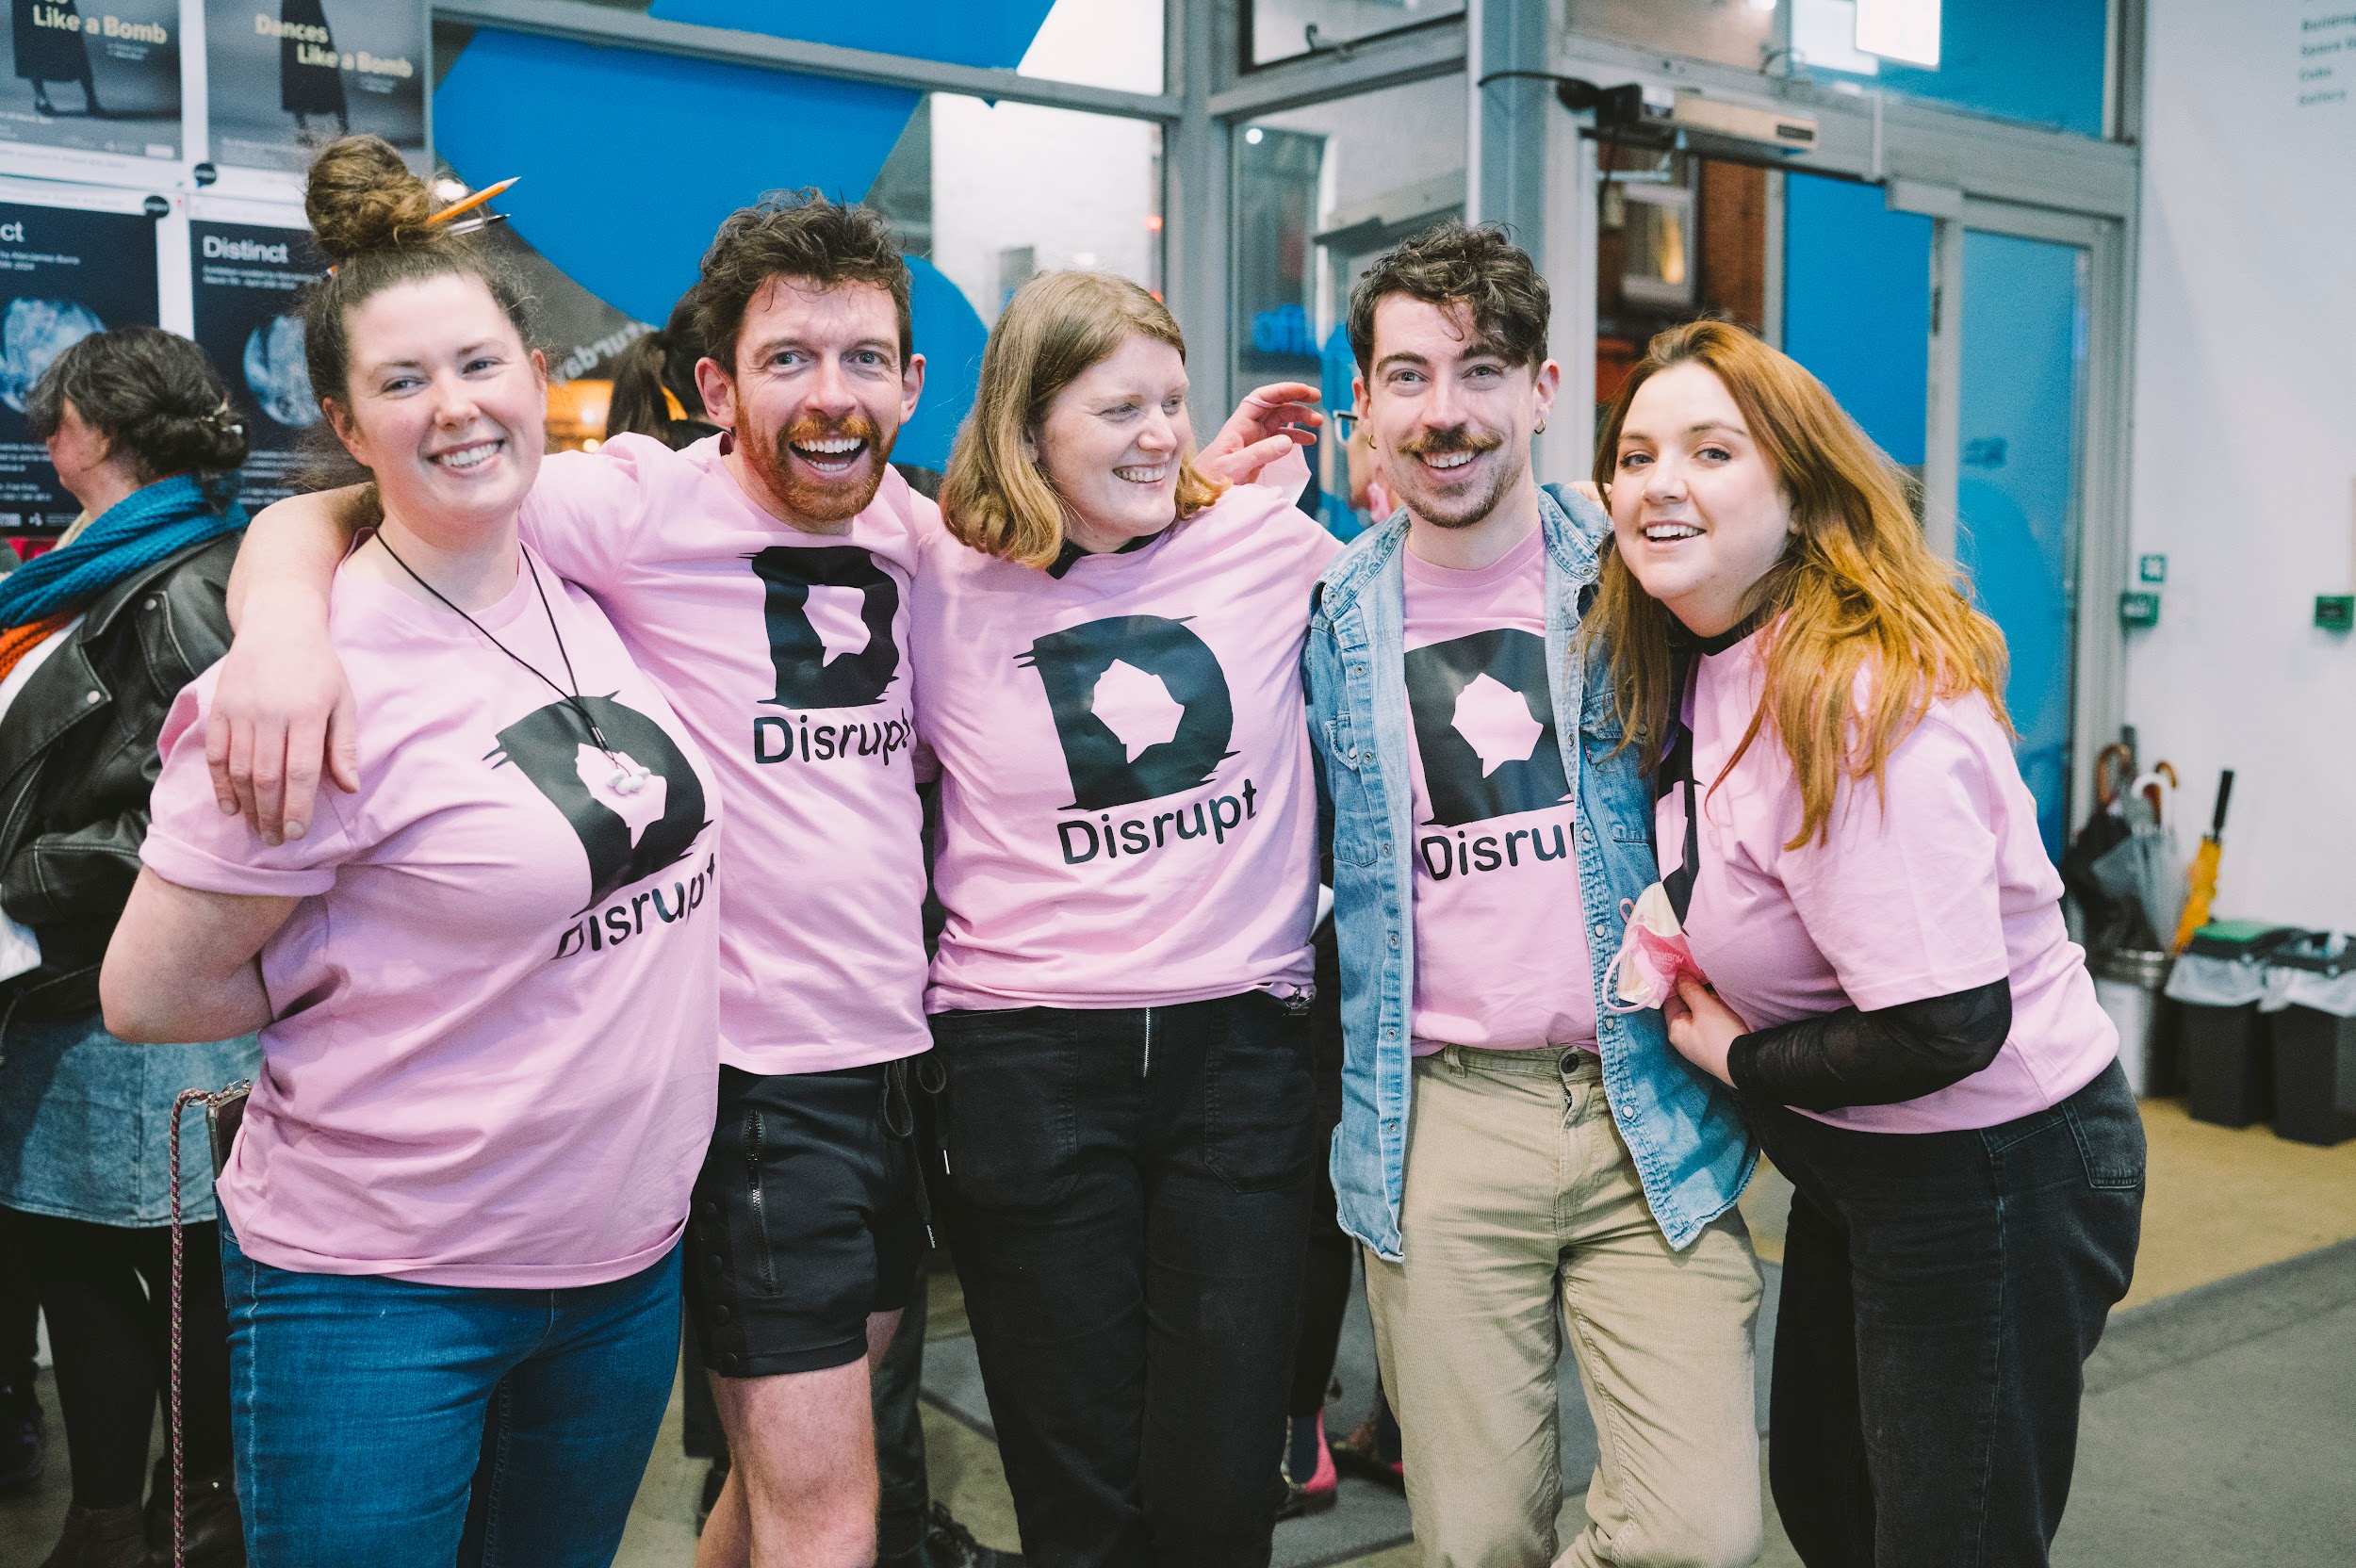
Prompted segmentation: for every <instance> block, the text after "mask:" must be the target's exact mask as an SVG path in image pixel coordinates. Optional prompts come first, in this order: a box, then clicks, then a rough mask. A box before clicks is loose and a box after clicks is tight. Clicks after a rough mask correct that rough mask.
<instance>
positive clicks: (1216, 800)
mask: <svg viewBox="0 0 2356 1568" xmlns="http://www.w3.org/2000/svg"><path fill="white" fill-rule="evenodd" d="M1259 814H1260V807H1259V792H1258V791H1257V790H1255V789H1253V788H1252V780H1250V779H1249V778H1247V779H1245V780H1244V781H1243V791H1242V792H1241V793H1240V794H1233V795H1212V796H1207V797H1205V798H1204V799H1202V800H1198V801H1196V802H1195V803H1194V804H1193V805H1192V806H1182V807H1180V808H1178V809H1176V810H1172V811H1156V812H1154V813H1153V815H1152V816H1150V817H1149V816H1137V817H1126V818H1123V819H1122V820H1121V821H1120V822H1115V821H1113V818H1112V813H1111V812H1109V811H1103V812H1099V813H1098V814H1097V818H1096V821H1095V822H1090V821H1088V819H1087V818H1086V817H1082V818H1080V819H1079V820H1077V821H1075V822H1059V823H1057V824H1056V825H1055V836H1056V837H1057V838H1058V839H1060V840H1061V841H1063V863H1064V864H1065V865H1067V866H1078V865H1085V864H1087V863H1088V861H1090V860H1093V859H1095V858H1097V857H1098V856H1099V855H1102V856H1103V857H1104V858H1106V859H1108V860H1118V859H1121V858H1122V857H1124V856H1142V855H1152V854H1153V853H1154V852H1156V851H1157V850H1160V849H1162V848H1164V847H1165V846H1167V845H1170V844H1174V843H1177V842H1179V841H1183V840H1186V839H1203V838H1207V839H1209V840H1210V841H1212V842H1213V843H1214V844H1223V843H1225V842H1226V841H1227V835H1228V834H1230V833H1233V832H1235V830H1236V829H1238V828H1240V827H1241V826H1242V825H1244V824H1245V823H1247V822H1249V821H1251V820H1252V818H1253V817H1256V816H1258V815H1259Z"/></svg>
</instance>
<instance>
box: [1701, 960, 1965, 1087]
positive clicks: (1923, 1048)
mask: <svg viewBox="0 0 2356 1568" xmlns="http://www.w3.org/2000/svg"><path fill="white" fill-rule="evenodd" d="M2011 1033H2012V984H2011V982H2010V981H2008V980H1991V981H1989V982H1988V984H1987V985H1985V986H1975V987H1973V988H1972V989H1971V990H1968V991H1955V992H1954V993H1953V994H1951V995H1947V996H1932V997H1925V998H1923V999H1922V1001H1920V1002H1903V1003H1900V1004H1899V1005H1897V1006H1895V1007H1881V1008H1877V1009H1875V1010H1874V1011H1873V1012H1870V1013H1866V1012H1859V1011H1858V1010H1857V1008H1855V1007H1843V1008H1842V1009H1841V1011H1839V1012H1837V1013H1827V1014H1825V1015H1824V1017H1822V1018H1804V1019H1799V1020H1797V1021H1793V1022H1791V1023H1781V1024H1777V1025H1776V1026H1775V1028H1773V1029H1760V1030H1757V1031H1755V1032H1754V1033H1751V1034H1748V1035H1744V1036H1742V1037H1741V1038H1740V1039H1738V1040H1736V1041H1735V1042H1734V1045H1733V1047H1732V1048H1731V1049H1730V1050H1728V1051H1727V1053H1726V1070H1727V1072H1728V1074H1729V1075H1730V1076H1731V1077H1732V1078H1733V1079H1734V1086H1735V1087H1736V1088H1739V1089H1741V1090H1742V1092H1743V1093H1745V1094H1755V1095H1758V1096H1759V1098H1761V1099H1763V1100H1772V1101H1775V1103H1778V1104H1783V1105H1796V1106H1798V1107H1800V1108H1801V1109H1802V1110H1809V1111H1835V1110H1840V1109H1841V1108H1842V1107H1844V1106H1848V1105H1894V1104H1896V1103H1898V1102H1900V1101H1902V1100H1913V1099H1917V1098H1919V1097H1921V1096H1922V1095H1925V1094H1930V1093H1933V1092H1934V1091H1936V1090H1939V1089H1943V1088H1945V1087H1947V1086H1949V1085H1951V1084H1959V1083H1961V1082H1963V1080H1965V1079H1966V1078H1969V1077H1971V1076H1972V1074H1973V1073H1975V1072H1978V1071H1980V1070H1982V1069H1984V1068H1986V1067H1987V1066H1988V1064H1989V1063H1990V1062H1993V1061H1994V1060H1995V1059H1996V1054H1997V1053H1998V1052H1999V1051H2002V1050H2003V1049H2004V1038H2005V1037H2006V1036H2008V1035H2009V1034H2011Z"/></svg>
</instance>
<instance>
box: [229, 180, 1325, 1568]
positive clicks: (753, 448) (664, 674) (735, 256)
mask: <svg viewBox="0 0 2356 1568" xmlns="http://www.w3.org/2000/svg"><path fill="white" fill-rule="evenodd" d="M695 292H696V299H697V308H696V324H697V335H698V337H699V338H700V339H701V340H702V341H703V342H704V343H705V344H706V345H707V347H708V350H709V352H708V356H707V357H706V358H704V359H702V360H701V361H699V362H698V363H697V365H696V367H695V375H696V384H697V387H698V389H699V390H700V392H701V393H702V398H703V402H704V406H705V409H706V411H707V413H708V414H709V416H710V417H711V419H712V423H714V424H716V425H718V426H720V427H721V433H719V434H717V435H715V436H712V437H710V438H707V439H705V440H703V441H699V442H697V443H695V444H694V445H693V446H690V447H688V448H686V449H683V450H680V451H677V452H674V451H672V450H671V449H669V448H667V447H666V446H664V445H663V444H662V443H661V442H657V441H654V440H651V439H648V438H646V437H642V436H629V435H625V436H619V437H616V438H615V439H614V440H613V441H611V442H609V443H608V444H607V445H606V446H605V447H604V448H603V449H600V450H599V451H597V452H596V453H594V454H584V453H560V454H556V455H553V456H551V457H549V458H548V460H547V461H546V462H545V463H544V464H543V465H542V466H541V470H540V477H539V481H538V482H537V483H536V484H535V486H534V487H533V489H532V494H531V496H530V497H529V498H528V499H527V501H526V503H525V507H524V511H523V514H522V517H521V523H522V528H523V531H524V533H525V536H526V537H527V538H528V539H529V540H530V541H531V542H532V546H533V547H534V548H535V549H537V550H539V551H540V553H541V555H542V558H543V559H545V560H546V561H548V563H549V564H551V565H553V566H554V567H555V568H556V569H557V571H558V572H559V573H560V574H562V575H563V576H564V577H565V578H567V579H569V580H572V581H574V582H576V583H579V584H580V585H581V586H582V587H584V588H586V589H587V590H588V591H589V592H590V593H591V594H593V595H594V596H596V597H597V600H598V602H599V603H600V604H601V605H602V606H603V607H604V608H605V610H606V612H607V613H608V615H609V617H610V618H611V619H612V620H613V622H614V627H615V629H617V630H618V631H619V632H620V633H621V634H622V637H623V640H624V642H625V643H626V644H627V645H628V646H629V648H630V653H631V655H632V657H633V658H635V659H636V660H637V662H639V664H640V665H641V666H642V667H643V668H644V669H645V670H646V672H647V674H649V675H650V676H652V677H653V678H654V679H655V681H656V683H657V684H658V685H659V686H660V687H661V688H662V689H663V694H665V695H666V696H667V697H668V698H669V699H670V701H671V704H672V706H673V708H674V709H675V710H676V711H678V712H679V715H680V717H681V718H682V719H683V720H684V721H685V722H686V724H687V726H688V727H689V728H690V729H691V730H692V731H693V732H694V734H695V739H696V741H697V742H698V743H699V744H700V745H701V746H702V747H703V749H704V752H705V754H706V755H707V756H708V757H709V758H710V759H711V760H712V764H713V766H714V768H715V769H716V771H717V772H718V773H719V775H720V777H721V780H722V783H721V789H722V792H723V796H724V799H725V800H726V802H727V805H728V810H727V814H726V816H725V818H724V822H725V823H726V826H725V827H724V829H723V838H722V841H721V849H720V856H719V861H720V866H719V887H720V890H721V894H722V897H721V906H720V907H721V910H722V926H721V991H720V1028H721V1044H720V1060H721V1063H722V1067H721V1077H720V1085H719V1096H718V1114H717V1119H716V1124H715V1127H714V1130H713V1135H712V1146H711V1150H710V1153H709V1156H708V1158H707V1160H706V1163H705V1166H704V1168H703V1173H702V1176H701V1179H700V1180H699V1181H698V1183H697V1184H696V1188H695V1203H694V1210H693V1213H692V1214H691V1216H690V1217H689V1222H688V1234H687V1245H686V1254H685V1256H686V1260H687V1262H686V1273H687V1288H688V1299H689V1306H690V1311H691V1313H692V1314H693V1315H694V1317H695V1327H696V1330H697V1332H698V1336H699V1338H700V1340H701V1344H702V1348H703V1351H704V1356H705V1360H706V1363H707V1364H709V1366H710V1367H711V1368H712V1373H713V1379H712V1382H713V1390H714V1394H715V1398H716V1402H717V1404H718V1406H719V1410H720V1413H721V1419H722V1422H723V1424H724V1426H725V1427H726V1428H727V1430H728V1446H729V1451H730V1455H731V1458H732V1461H733V1465H732V1468H731V1470H730V1472H729V1477H728V1484H727V1487H726V1490H725V1491H724V1492H723V1493H722V1495H721V1496H720V1499H719V1501H718V1503H717V1505H716V1506H715V1507H714V1509H713V1511H712V1517H711V1520H710V1522H709V1524H708V1526H707V1527H706V1529H705V1532H704V1535H703V1538H702V1541H701V1543H700V1544H699V1547H698V1551H697V1558H696V1560H697V1562H698V1563H699V1564H700V1565H702V1568H715V1565H721V1564H728V1565H734V1564H744V1563H752V1564H758V1565H760V1568H772V1565H780V1564H791V1565H793V1568H859V1565H864V1564H867V1563H872V1562H875V1561H877V1560H878V1548H879V1546H880V1547H881V1548H882V1557H881V1560H882V1561H884V1562H887V1563H914V1562H920V1561H922V1560H923V1559H922V1556H921V1551H922V1548H921V1547H918V1546H916V1545H914V1544H909V1543H902V1542H898V1541H885V1542H881V1543H879V1542H878V1540H877V1529H876V1501H877V1483H876V1472H875V1442H874V1424H873V1415H872V1409H871V1401H870V1368H871V1366H872V1365H873V1364H875V1363H876V1362H877V1361H879V1360H880V1358H881V1357H882V1356H883V1353H884V1351H885V1348H886V1347H887V1346H888V1345H889V1344H890V1343H891V1341H892V1335H893V1331H894V1330H895V1328H896V1327H897V1325H898V1323H899V1321H900V1316H901V1312H902V1309H903V1308H904V1307H906V1306H907V1305H908V1301H909V1299H910V1296H911V1292H912V1288H913V1287H914V1286H915V1285H916V1284H917V1282H918V1265H919V1262H920V1260H921V1258H922V1256H923V1253H924V1242H925V1235H924V1219H923V1216H922V1213H921V1202H922V1196H921V1194H922V1188H921V1183H920V1181H919V1179H918V1174H917V1165H916V1158H915V1149H914V1145H913V1140H912V1139H911V1138H910V1137H909V1136H908V1129H909V1125H910V1123H909V1119H908V1114H909V1109H910V1105H911V1101H912V1098H913V1092H912V1091H913V1086H912V1085H911V1083H910V1081H909V1080H910V1079H911V1077H912V1076H913V1075H912V1074H911V1072H910V1071H909V1070H908V1063H909V1059H910V1058H911V1057H913V1056H915V1055H916V1054H919V1053H922V1052H924V1051H925V1050H927V1049H929V1047H930V1044H931V1040H930V1035H929V1031H928V1030H927V1028H926V1025H925V1021H924V1011H923V993H924V977H925V966H926V955H925V951H924V933H923V927H922V907H923V903H924V890H925V869H924V842H923V834H922V810H921V808H920V806H919V803H918V798H917V792H916V779H915V776H914V773H913V770H912V767H911V760H910V754H909V751H908V748H907V747H906V746H905V745H901V746H892V745H889V744H886V743H883V742H882V740H881V737H884V736H886V735H889V734H891V733H892V732H893V731H892V727H893V726H894V725H896V726H897V733H899V734H901V735H906V734H907V733H908V732H909V730H910V724H909V722H908V721H909V719H910V716H911V711H912V697H911V693H910V678H909V674H908V664H907V659H906V649H907V648H908V604H909V601H910V583H911V575H912V573H913V572H914V571H915V570H916V569H917V561H918V557H919V553H920V550H919V547H920V541H921V538H922V536H923V535H924V534H925V533H928V532H930V531H936V530H938V529H940V527H941V521H940V514H939V512H938V510H937V509H936V508H935V507H934V506H933V504H932V502H930V501H929V500H926V499H925V498H923V497H921V496H919V495H917V494H916V493H915V492H914V491H913V490H911V489H910V488H909V486H908V482H907V481H906V480H905V479H903V478H902V477H901V476H900V475H899V474H898V473H897V472H896V471H894V470H892V468H891V467H890V466H889V462H888V460H889V458H890V456H891V454H892V445H893V443H894V441H895V440H896V439H897V437H898V434H899V432H900V430H901V428H902V426H903V425H904V423H905V422H906V421H907V419H908V417H910V415H912V414H913V413H914V411H915V408H916V402H917V399H918V396H919V394H920V393H921V392H922V390H923V387H924V357H923V356H922V355H920V354H917V353H916V352H915V351H914V345H913V335H912V331H911V325H910V318H909V279H908V267H907V264H906V263H905V262H904V261H903V260H902V259H901V257H900V253H899V251H898V248H897V246H896V244H895V243H894V241H893V239H892V234H891V230H890V228H889V226H888V224H887V223H886V222H885V221H884V220H883V219H882V218H881V217H880V216H879V215H878V214H876V213H875V212H874V211H873V210H872V209H870V208H867V207H865V206H860V205H851V204H838V203H834V202H829V201H827V200H826V199H824V198H822V197H819V196H818V195H816V193H814V192H806V193H802V194H798V195H794V196H787V197H778V198H772V199H769V200H766V201H764V202H762V203H761V204H758V205H755V206H752V207H747V208H744V209H743V210H741V211H739V212H737V213H736V214H734V215H733V216H731V217H730V218H729V219H728V221H727V222H725V223H723V224H722V225H721V228H720V231H719V234H718V236H717V237H715V238H714V240H713V241H712V247H711V249H710V250H709V251H708V252H707V253H706V254H705V257H704V261H703V269H702V276H701V279H700V281H699V282H698V283H697V285H696V290H695ZM1275 390H1279V389H1267V388H1264V389H1262V392H1261V393H1260V394H1255V395H1254V397H1253V398H1252V399H1247V400H1246V404H1245V408H1244V410H1242V411H1239V413H1238V414H1237V416H1236V417H1235V418H1233V419H1231V420H1230V421H1229V423H1228V425H1227V427H1226V428H1225V429H1223V430H1222V431H1221V433H1220V435H1219V438H1218V439H1216V440H1215V441H1214V442H1213V443H1212V446H1211V448H1210V449H1206V452H1205V454H1204V457H1203V461H1205V462H1208V463H1210V464H1212V466H1213V468H1214V471H1218V472H1221V473H1225V472H1230V471H1240V472H1244V473H1250V472H1256V471H1257V468H1258V466H1259V465H1260V464H1262V463H1265V462H1267V461H1268V458H1269V456H1271V455H1272V454H1273V453H1274V452H1275V451H1277V450H1280V449H1281V450H1284V451H1289V450H1291V449H1292V448H1293V446H1294V438H1293V437H1292V436H1290V435H1286V434H1283V433H1281V428H1282V427H1283V426H1284V425H1285V424H1287V423H1289V422H1290V417H1291V411H1292V404H1291V403H1290V402H1289V401H1288V400H1284V399H1279V398H1271V397H1269V396H1268V393H1269V392H1271V391H1275ZM1284 390H1285V391H1286V395H1287V397H1289V396H1290V395H1291V394H1292V393H1294V392H1297V393H1300V394H1303V395H1306V394H1311V393H1313V392H1314V389H1313V388H1306V387H1300V388H1289V389H1284ZM1222 454H1224V463H1225V464H1232V465H1234V468H1233V469H1231V468H1229V467H1227V466H1223V465H1222ZM333 510H334V509H333V508H332V506H330V505H328V504H326V503H323V502H322V501H321V500H320V499H319V498H298V499H296V500H294V501H289V502H282V503H280V505H279V506H276V507H273V508H271V509H270V511H269V512H267V513H265V514H264V515H263V516H262V517H260V518H258V519H256V522H255V525H254V531H252V532H251V533H250V534H249V539H248V543H247V546H246V547H245V549H244V551H243V552H242V553H241V557H240V570H239V575H238V580H237V581H236V582H235V583H233V586H232V599H233V609H234V610H236V611H237V614H238V621H239V625H240V628H241V636H240V640H239V641H238V643H237V645H236V646H235V648H234V649H233V651H232V653H231V655H230V660H231V663H230V664H229V665H228V666H227V667H225V668H224V670H223V672H222V677H221V697H220V699H219V700H218V702H217V705H216V709H215V711H216V713H217V714H221V713H225V714H226V719H225V722H222V723H221V725H220V726H219V728H220V730H221V733H219V734H217V735H215V736H213V737H210V738H209V739H210V741H211V744H210V746H209V751H210V754H211V755H212V756H213V757H214V759H215V760H216V763H217V765H216V769H215V773H216V779H217V783H218V785H219V788H220V789H221V792H222V805H223V809H229V810H245V811H247V812H248V813H249V814H250V815H253V816H254V818H255V819H256V826H257V827H258V828H260V829H261V830H262V831H263V833H264V834H265V836H266V837H267V836H269V835H270V834H271V833H272V832H275V831H279V830H280V828H281V825H282V823H283V831H284V832H285V833H286V834H287V835H290V836H299V835H300V834H301V833H302V832H303V830H304V828H305V826H306V825H307V822H308V819H309V815H310V811H311V808H312V793H313V791H314V790H315V789H316V786H317V782H318V770H319V755H320V749H321V745H322V743H324V744H325V746H326V749H327V752H328V756H329V766H330V771H331V772H332V773H334V774H335V776H337V778H338V780H339V781H345V780H348V779H349V778H350V772H351V761H350V743H349V737H350V735H351V730H352V717H351V714H350V712H349V711H348V710H347V709H343V708H340V707H338V706H337V704H338V699H339V691H340V685H341V682H340V677H339V675H338V674H337V673H336V671H335V666H334V662H333V660H332V657H331V656H330V653H329V651H328V650H327V649H326V648H325V646H324V639H323V630H322V628H323V625H324V616H323V587H324V584H325V583H326V581H327V580H328V579H329V577H330V575H331V574H332V570H333V566H334V563H335V560H336V559H337V557H338V556H339V555H340V553H341V549H342V539H343V533H342V531H341V530H340V529H339V528H338V527H337V526H336V525H335V523H334V522H333V521H332V520H331V517H330V514H331V513H332V511H333ZM282 769H283V772H282V771H281V770H282ZM346 787H347V788H348V787H349V784H348V783H347V785H346ZM626 1043H627V1042H617V1047H623V1046H626ZM986 1560H995V1557H994V1554H993V1555H992V1556H990V1557H987V1558H986V1557H974V1558H973V1561H975V1562H976V1563H979V1562H982V1561H986Z"/></svg>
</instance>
